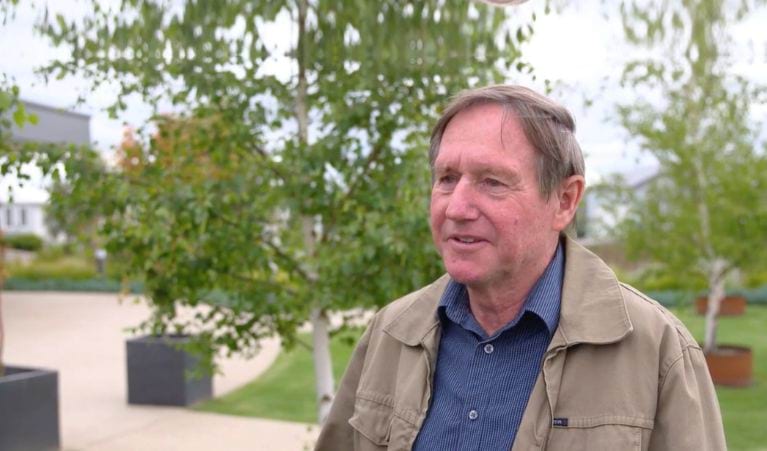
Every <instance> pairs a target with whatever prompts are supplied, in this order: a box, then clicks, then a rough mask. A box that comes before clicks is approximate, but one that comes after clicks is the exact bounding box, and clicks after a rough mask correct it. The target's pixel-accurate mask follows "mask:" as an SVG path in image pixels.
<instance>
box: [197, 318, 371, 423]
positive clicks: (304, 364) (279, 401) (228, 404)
mask: <svg viewBox="0 0 767 451" xmlns="http://www.w3.org/2000/svg"><path fill="white" fill-rule="evenodd" d="M361 332H362V331H361V330H360V329H351V330H349V331H346V332H344V333H343V334H339V335H336V336H334V337H333V339H332V341H331V344H330V347H331V351H332V352H331V354H332V355H333V373H334V374H335V375H336V377H341V375H342V374H343V371H344V369H345V368H346V366H347V365H348V364H349V359H350V358H351V354H352V351H353V350H354V342H356V341H357V339H359V337H360V334H361ZM309 338H310V337H309V335H308V334H302V335H300V336H299V340H301V341H302V342H303V341H308V340H309ZM311 375H312V355H311V352H309V350H308V349H306V347H303V346H297V347H295V348H293V349H291V350H284V351H283V352H282V353H280V355H279V356H278V357H277V360H275V362H274V363H273V364H272V365H271V366H270V367H269V368H268V369H267V370H266V371H265V372H264V373H263V374H261V375H260V376H259V377H258V378H257V379H256V380H254V381H252V382H250V383H249V384H247V385H245V386H244V387H242V388H239V389H237V390H235V391H233V392H231V393H228V394H226V395H224V396H221V397H219V398H216V399H213V400H210V401H207V402H205V403H203V404H200V405H199V406H197V407H196V409H198V410H203V411H206V412H215V413H222V414H226V415H241V416H247V417H260V418H272V419H275V420H284V421H298V422H303V423H316V422H317V408H316V400H315V399H314V393H312V376H311Z"/></svg>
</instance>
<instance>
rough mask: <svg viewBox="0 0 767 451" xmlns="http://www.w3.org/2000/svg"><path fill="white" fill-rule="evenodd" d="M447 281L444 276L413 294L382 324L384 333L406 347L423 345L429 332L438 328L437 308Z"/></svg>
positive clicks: (447, 278) (448, 279)
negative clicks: (388, 320) (397, 312)
mask: <svg viewBox="0 0 767 451" xmlns="http://www.w3.org/2000/svg"><path fill="white" fill-rule="evenodd" d="M449 281H450V276H448V275H447V274H445V275H443V276H442V277H440V278H439V279H437V280H436V281H434V282H433V283H432V284H431V285H428V286H426V287H424V288H423V289H421V290H419V291H417V292H415V293H414V294H413V295H412V299H410V300H409V302H408V303H407V305H406V306H405V308H404V309H402V312H400V313H399V314H398V315H397V316H395V317H394V319H392V320H391V321H390V322H389V323H388V324H384V327H383V330H384V332H386V333H387V334H389V335H391V336H392V337H393V338H395V339H397V340H399V341H401V342H402V343H405V344H406V345H408V346H417V345H419V344H421V343H423V342H424V340H425V338H426V336H427V335H428V334H429V332H431V331H432V330H434V328H435V327H437V326H439V318H438V316H437V307H438V306H439V300H440V298H441V297H442V293H443V292H444V291H445V288H446V287H447V283H448V282H449Z"/></svg>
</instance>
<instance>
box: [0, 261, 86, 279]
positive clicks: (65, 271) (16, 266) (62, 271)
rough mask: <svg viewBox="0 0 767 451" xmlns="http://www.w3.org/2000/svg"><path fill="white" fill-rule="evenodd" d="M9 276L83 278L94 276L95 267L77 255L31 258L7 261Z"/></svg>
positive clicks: (25, 277)
mask: <svg viewBox="0 0 767 451" xmlns="http://www.w3.org/2000/svg"><path fill="white" fill-rule="evenodd" d="M6 271H7V274H8V276H9V277H16V278H23V279H30V280H45V279H69V280H85V279H91V278H95V277H96V268H95V267H94V265H93V264H92V263H90V262H88V261H85V260H83V259H80V258H77V257H64V258H61V259H57V260H48V261H41V260H37V259H35V260H32V261H30V262H29V263H10V262H9V263H8V264H7V268H6Z"/></svg>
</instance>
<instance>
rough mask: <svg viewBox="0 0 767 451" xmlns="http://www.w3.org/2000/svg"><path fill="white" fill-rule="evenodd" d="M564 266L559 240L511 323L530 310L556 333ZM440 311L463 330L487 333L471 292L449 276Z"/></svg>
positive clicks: (551, 333) (482, 334) (481, 334)
mask: <svg viewBox="0 0 767 451" xmlns="http://www.w3.org/2000/svg"><path fill="white" fill-rule="evenodd" d="M564 268H565V255H564V250H563V247H562V243H559V244H558V245H557V249H556V252H555V253H554V257H552V259H551V261H550V262H549V264H548V266H546V270H545V271H544V272H543V274H542V275H541V277H540V278H539V279H538V280H537V281H536V282H535V285H533V288H532V289H531V290H530V293H528V295H527V298H525V305H524V308H523V309H522V311H520V312H519V314H518V315H517V317H516V318H514V319H513V320H512V321H511V322H510V323H509V325H513V324H515V323H516V322H517V321H518V320H519V318H521V317H522V315H523V314H524V313H525V312H531V313H533V314H535V315H536V316H538V317H539V318H540V319H541V320H543V322H544V323H545V324H546V328H547V329H548V332H549V336H551V335H553V334H554V331H556V329H557V325H558V324H559V310H560V305H561V299H562V280H563V279H564ZM438 311H439V314H440V317H441V318H442V320H443V321H444V320H445V319H449V320H450V321H452V322H454V323H456V324H459V325H460V326H462V327H463V328H464V329H468V330H471V331H473V332H475V333H479V335H480V336H484V335H485V334H484V332H483V331H482V330H481V328H479V325H478V324H476V320H475V319H474V318H473V316H472V315H471V313H470V311H469V295H468V292H467V290H466V286H465V285H463V284H462V283H459V282H456V281H455V280H453V279H450V281H449V282H448V284H447V287H446V288H445V291H444V293H443V294H442V297H441V298H440V302H439V308H438ZM509 325H507V326H505V327H503V328H502V329H501V330H500V331H499V332H503V331H504V330H506V329H507V328H508V327H509ZM477 329H479V330H477Z"/></svg>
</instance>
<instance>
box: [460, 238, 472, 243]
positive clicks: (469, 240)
mask: <svg viewBox="0 0 767 451" xmlns="http://www.w3.org/2000/svg"><path fill="white" fill-rule="evenodd" d="M458 241H460V242H461V243H473V242H475V241H476V240H475V239H474V238H458Z"/></svg>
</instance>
